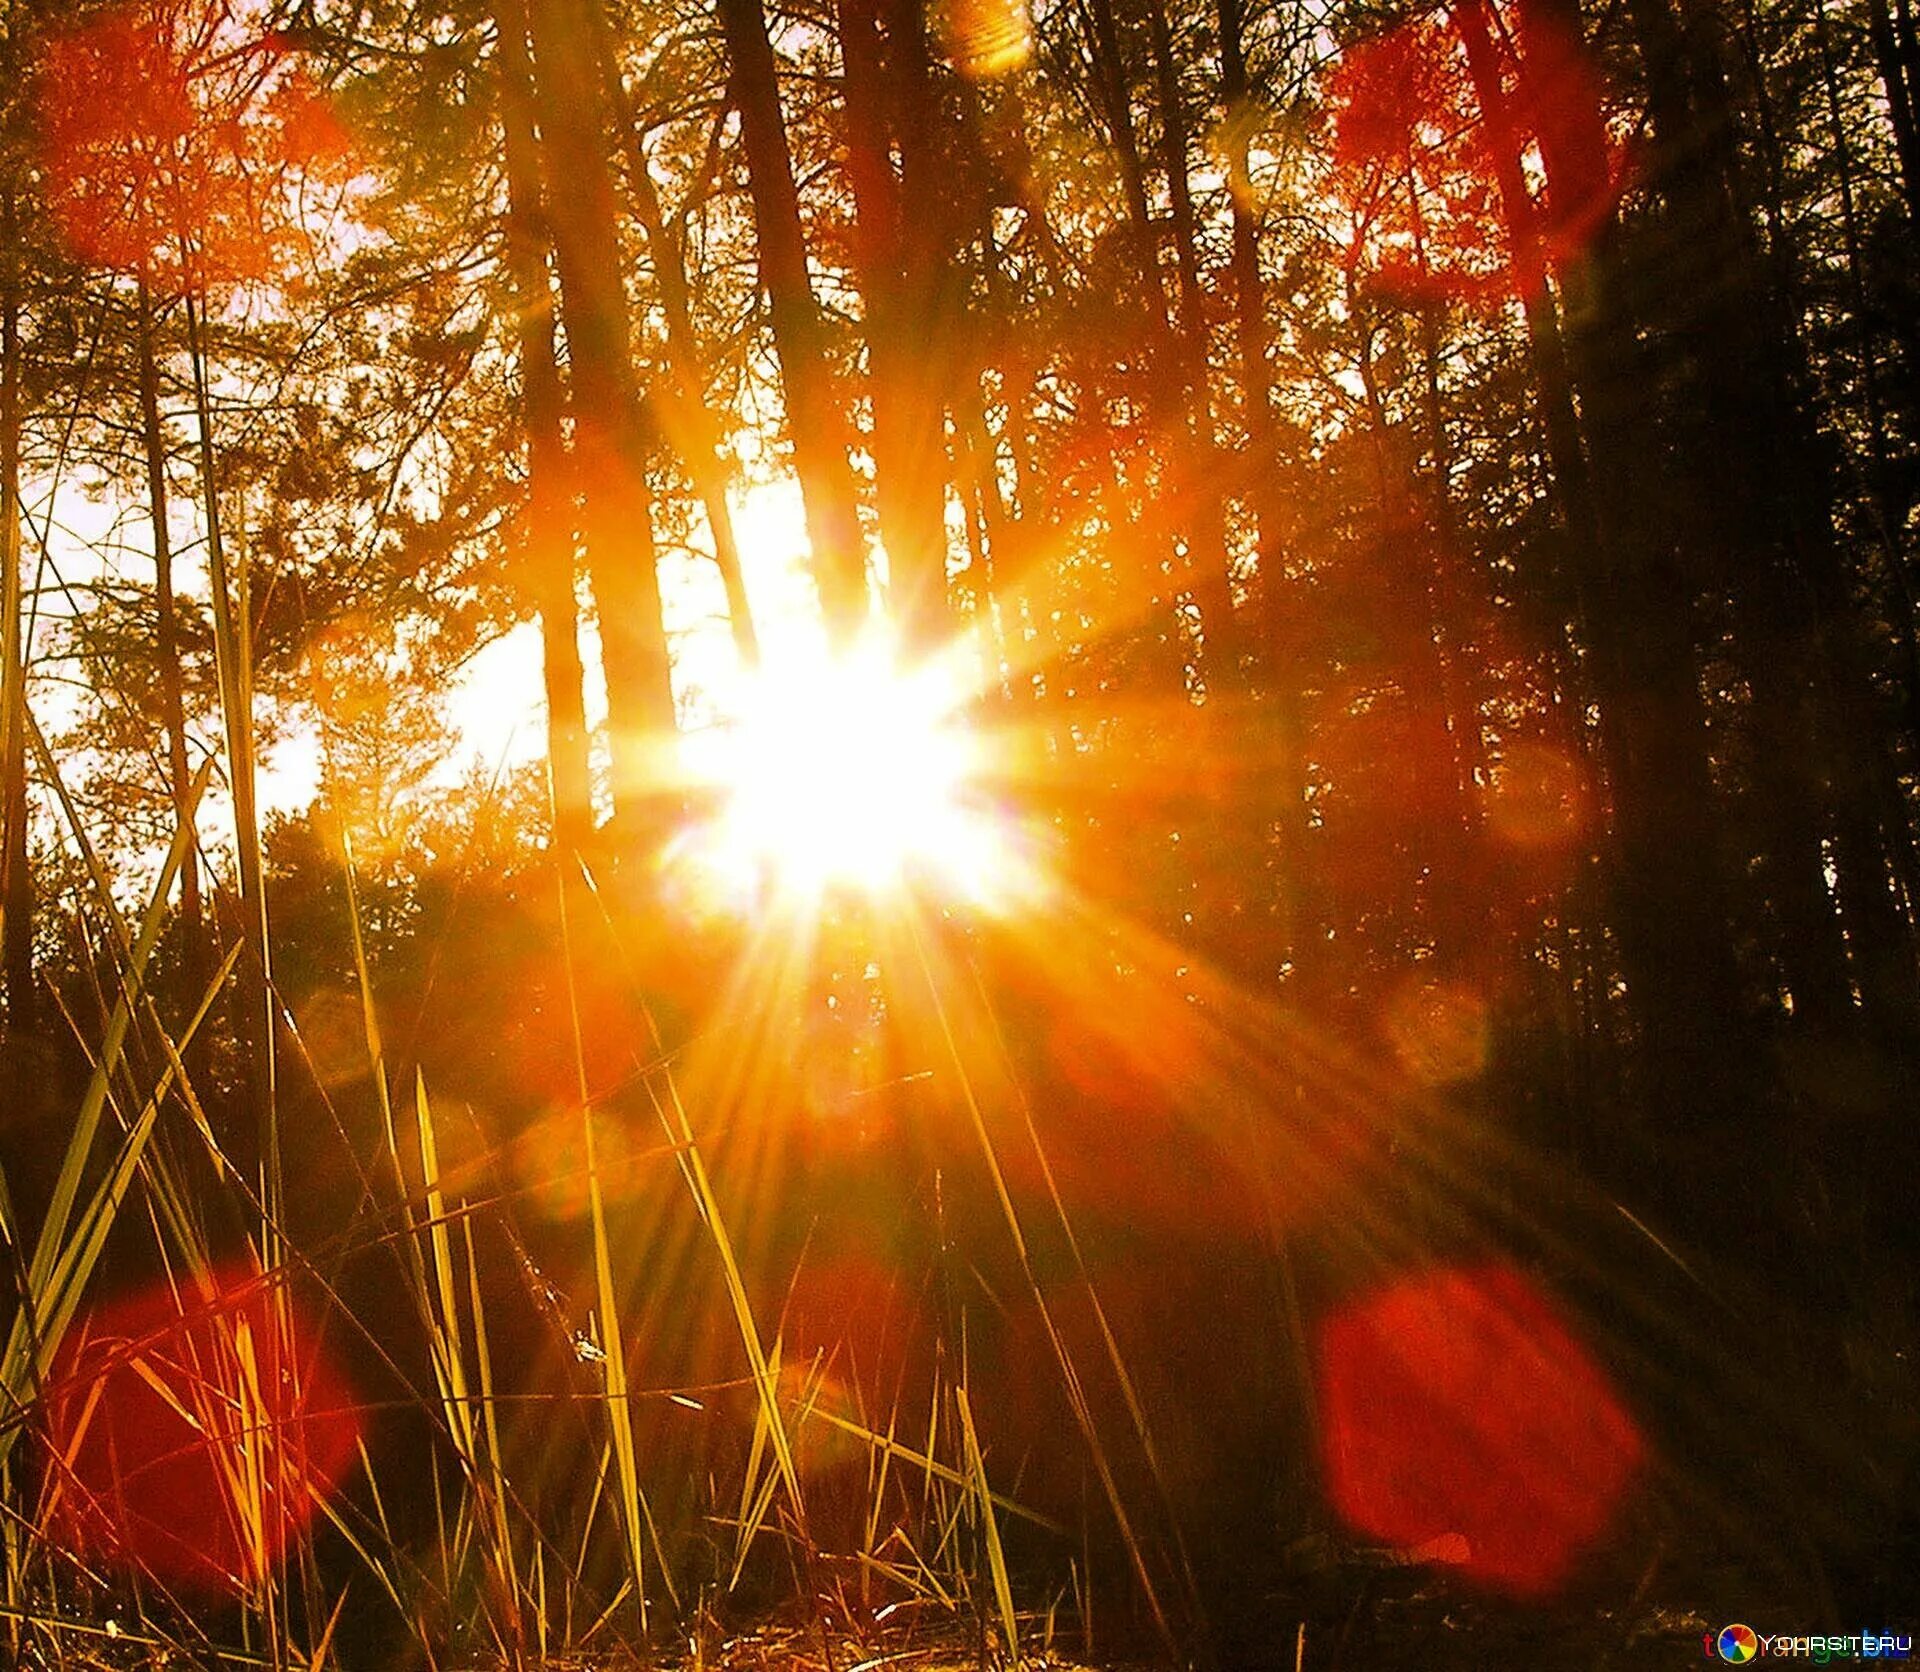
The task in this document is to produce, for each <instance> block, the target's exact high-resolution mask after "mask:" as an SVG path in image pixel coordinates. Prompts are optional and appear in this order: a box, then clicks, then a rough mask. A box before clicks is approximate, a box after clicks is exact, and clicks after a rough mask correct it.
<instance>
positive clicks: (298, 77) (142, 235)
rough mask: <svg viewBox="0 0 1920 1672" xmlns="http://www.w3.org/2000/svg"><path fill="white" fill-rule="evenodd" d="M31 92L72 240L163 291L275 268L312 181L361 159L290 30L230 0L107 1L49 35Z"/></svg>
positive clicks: (65, 230) (58, 207)
mask: <svg viewBox="0 0 1920 1672" xmlns="http://www.w3.org/2000/svg"><path fill="white" fill-rule="evenodd" d="M35 94H36V97H35V105H36V115H37V118H38V124H37V125H38V128H39V138H40V162H41V164H42V169H43V173H44V180H45V188H46V195H47V201H48V205H49V207H50V208H51V209H52V211H53V218H54V220H55V222H56V224H57V225H58V226H59V228H60V231H61V233H62V235H63V236H64V237H65V239H66V241H67V243H68V246H69V247H70V249H71V250H72V251H73V253H74V254H75V255H77V256H79V257H80V258H81V259H82V260H85V261H89V262H93V263H96V264H98V265H100V266H104V267H111V268H114V269H117V270H119V271H122V272H128V273H137V274H139V275H141V276H142V277H143V278H146V279H149V280H150V281H152V282H154V283H155V284H156V285H159V286H161V287H162V288H163V289H166V290H171V289H172V288H173V287H175V286H176V285H179V284H182V283H184V284H185V285H187V286H189V287H193V288H198V287H201V286H204V285H206V284H207V283H209V282H218V283H230V282H240V281H246V280H250V279H260V278H265V277H267V276H269V275H271V274H273V273H274V272H275V271H276V270H277V268H278V267H279V266H281V265H282V264H281V263H280V262H279V261H278V257H279V256H280V255H281V254H282V253H284V251H283V246H287V245H289V242H290V240H291V239H292V237H293V234H294V230H295V228H294V223H295V222H296V221H297V220H298V219H299V211H298V208H297V203H296V196H297V192H298V189H299V187H300V186H301V184H302V183H303V182H307V181H313V182H321V181H326V180H332V181H336V182H344V181H346V180H347V179H349V178H350V177H351V176H352V174H353V172H354V170H355V168H356V167H357V166H358V165H357V164H356V163H355V162H354V161H353V158H352V148H351V145H350V144H349V141H348V138H347V136H346V134H345V132H344V130H343V129H342V128H341V126H340V124H339V122H338V120H337V119H336V118H335V116H334V113H333V110H332V107H331V106H330V105H329V103H328V102H327V100H326V98H325V97H324V95H323V94H322V93H321V92H320V91H319V90H318V89H317V88H315V87H314V86H313V85H312V84H311V83H310V82H309V81H308V80H307V79H306V78H305V77H304V76H303V74H302V73H301V71H300V69H299V67H298V66H297V64H296V63H295V61H294V60H293V58H292V57H291V56H290V55H289V54H288V53H287V52H286V50H285V42H284V41H283V40H282V39H281V38H279V37H277V36H273V35H264V36H263V35H258V34H254V33H251V32H250V31H249V29H248V28H247V26H246V24H245V22H244V20H243V19H241V18H240V17H238V16H237V15H236V14H235V13H234V11H233V9H232V8H231V7H219V6H208V5H204V4H197V3H195V0H129V3H127V4H122V5H119V6H114V7H110V8H107V9H105V10H102V11H100V12H98V13H97V14H95V15H93V16H91V17H89V18H88V19H87V21H85V22H84V23H82V24H80V25H78V26H77V27H73V28H69V29H65V30H62V31H60V32H58V33H56V34H55V35H54V36H53V37H52V38H51V39H50V40H49V41H48V43H47V45H46V49H45V52H44V55H43V57H42V61H41V66H40V72H39V74H38V76H37V78H36V88H35Z"/></svg>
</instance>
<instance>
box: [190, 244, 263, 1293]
mask: <svg viewBox="0 0 1920 1672" xmlns="http://www.w3.org/2000/svg"><path fill="white" fill-rule="evenodd" d="M186 265H187V267H188V269H189V270H191V268H192V262H191V261H189V262H188V263H187V264H186ZM182 306H183V308H184V309H185V312H186V318H187V351H188V356H189V358H190V359H191V361H192V363H193V404H194V415H195V418H196V421H197V425H198V429H199V432H200V486H201V492H202V495H203V498H204V515H205V518H206V529H207V583H208V588H209V591H210V592H211V594H212V602H213V642H214V652H215V660H216V662H217V663H218V672H219V680H220V707H221V712H222V715H223V716H224V719H225V722H226V738H227V778H228V783H229V787H230V788H231V790H232V792H233V826H234V849H235V853H236V855H237V857H238V860H239V868H240V922H241V936H242V939H243V942H244V945H245V947H246V952H245V955H244V956H243V957H242V958H241V960H240V967H239V974H238V978H237V980H236V998H237V1002H238V1006H239V1018H238V1024H237V1026H236V1028H235V1030H234V1031H235V1032H236V1033H237V1035H238V1036H239V1040H240V1046H241V1050H242V1052H243V1054H244V1058H245V1065H246V1067H245V1072H246V1086H247V1094H248V1101H249V1103H250V1104H251V1106H252V1109H253V1116H254V1126H255V1130H256V1133H257V1136H258V1143H259V1168H260V1201H261V1206H262V1208H263V1209H264V1211H265V1221H266V1222H265V1224H264V1225H263V1226H262V1242H263V1250H264V1258H265V1260H266V1263H267V1264H268V1265H273V1264H275V1263H277V1259H278V1229H277V1227H278V1226H279V1224H280V1223H281V1199H282V1197H281V1186H282V1176H281V1168H280V1125H279V1114H278V1103H277V1098H278V1091H277V1086H276V1071H275V1043H276V1042H275V1037H274V999H273V954H272V938H271V936H270V934H269V932H268V916H267V886H266V867H265V864H264V859H263V854H262V850H261V841H260V803H259V794H258V789H257V784H256V778H257V771H256V761H255V751H254V738H253V610H252V604H251V600H250V599H249V596H248V585H247V561H246V556H245V553H244V552H243V553H242V554H241V559H240V563H239V565H238V573H237V576H236V575H235V574H234V573H231V572H229V569H228V566H227V550H226V541H225V529H224V525H223V520H222V518H221V514H220V478H219V470H218V464H219V454H218V451H217V449H216V447H215V444H214V436H213V402H212V399H211V397H210V395H209V393H208V386H207V357H206V341H205V337H204V334H203V332H202V329H201V322H202V318H203V308H202V306H201V305H200V303H199V302H198V301H197V300H196V298H195V297H194V296H193V295H192V294H191V293H190V292H189V293H188V294H187V295H186V296H185V297H183V298H182ZM236 580H237V583H238V584H237V587H236Z"/></svg>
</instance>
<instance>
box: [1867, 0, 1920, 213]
mask: <svg viewBox="0 0 1920 1672" xmlns="http://www.w3.org/2000/svg"><path fill="white" fill-rule="evenodd" d="M1867 24H1868V27H1869V29H1870V30H1871V32H1872V37H1873V56H1874V61H1875V64H1876V66H1877V67H1878V69H1879V71H1880V85H1881V87H1882V88H1883V89H1884V91H1885V93H1886V96H1887V118H1888V121H1889V122H1890V123H1891V124H1892V127H1893V141H1894V147H1895V151H1896V154H1897V155H1898V156H1899V158H1900V184H1901V187H1902V189H1903V190H1904V191H1905V193H1906V199H1907V216H1908V218H1909V220H1910V221H1911V222H1912V223H1913V225H1914V227H1915V228H1916V229H1920V83H1916V81H1915V78H1914V74H1913V69H1914V66H1913V63H1912V61H1911V57H1910V55H1908V56H1903V54H1902V52H1901V47H1900V37H1899V36H1898V34H1897V33H1896V32H1895V29H1894V22H1893V14H1892V13H1891V12H1890V11H1889V10H1888V8H1887V0H1867Z"/></svg>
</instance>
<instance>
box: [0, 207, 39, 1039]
mask: <svg viewBox="0 0 1920 1672" xmlns="http://www.w3.org/2000/svg"><path fill="white" fill-rule="evenodd" d="M20 307H21V303H20V245H19V222H18V219H17V211H16V207H15V200H14V196H13V193H12V190H11V189H10V188H9V189H8V191H7V195H6V198H5V200H4V201H3V202H0V566H4V576H0V611H3V612H4V614H5V618H6V619H5V621H4V622H3V623H0V645H3V646H4V648H3V649H0V709H3V710H4V712H3V713H0V919H4V922H3V923H0V976H4V978H5V981H6V989H7V1029H8V1035H9V1037H10V1038H12V1039H14V1040H24V1039H26V1038H27V1037H28V1036H29V1035H30V1034H31V1033H32V1031H33V1013H34V992H33V878H32V877H31V876H30V875H29V874H28V871H27V735H26V732H27V728H26V712H27V710H26V704H27V682H26V666H27V663H26V645H25V643H24V640H23V637H22V632H23V621H22V614H23V607H24V602H25V600H24V598H23V596H22V586H21V573H20V563H21V558H22V552H21V541H20V423H21V412H20V372H21V366H20V358H21V348H20Z"/></svg>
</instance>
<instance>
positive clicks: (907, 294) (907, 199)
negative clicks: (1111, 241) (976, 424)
mask: <svg viewBox="0 0 1920 1672" xmlns="http://www.w3.org/2000/svg"><path fill="white" fill-rule="evenodd" d="M838 20H839V34H840V44H841V66H842V71H843V75H842V81H843V85H844V88H845V94H846V101H845V102H846V113H847V123H846V140H847V173H848V177H849V179H850V181H851V183H852V186H853V193H854V203H855V211H856V213H855V221H854V255H855V261H856V264H857V267H858V271H859V275H860V292H861V299H862V304H863V311H864V313H865V336H866V347H867V373H868V378H867V388H868V394H869V398H870V402H871V407H872V414H873V458H874V504H875V509H876V510H877V511H878V513H879V519H880V532H881V536H882V538H883V540H884V541H885V544H886V549H887V568H888V602H889V604H890V607H891V610H892V613H893V616H894V620H895V622H896V623H897V624H898V626H899V628H900V630H901V633H902V635H903V637H904V638H905V640H906V641H907V643H908V644H909V645H912V646H914V647H916V648H917V649H919V650H921V651H924V650H926V649H928V648H930V647H931V646H932V645H933V644H934V643H936V642H937V641H938V639H939V638H940V636H941V629H942V626H943V623H944V619H945V615H946V590H947V575H946V569H947V529H946V504H945V499H946V495H945V484H946V479H947V473H948V472H947V465H948V460H947V445H946V424H945V421H944V418H943V416H942V406H943V397H944V393H945V390H946V387H947V384H948V382H949V380H950V377H951V362H952V358H953V314H952V309H951V308H950V307H948V306H947V298H946V296H945V289H946V287H945V285H944V284H943V282H942V273H941V267H942V266H943V264H944V263H945V261H946V256H947V244H948V237H947V230H946V229H947V222H948V198H949V186H948V182H947V181H945V180H943V179H941V178H939V177H938V170H937V169H936V167H935V166H934V161H933V159H934V157H935V155H936V151H937V147H936V145H935V142H934V138H933V136H934V134H935V132H936V130H937V129H938V127H939V122H940V113H941V103H940V100H939V97H938V94H937V91H936V90H935V88H934V86H933V83H932V78H931V74H930V72H929V68H928V64H927V58H926V42H925V39H924V36H923V35H922V33H921V25H920V18H919V14H918V11H917V9H916V8H915V7H914V6H911V5H900V4H885V3H883V0H840V5H839V8H838ZM896 150H897V151H898V152H899V155H900V168H899V172H898V173H896V172H895V168H894V163H893V160H892V159H893V154H894V152H895V151H896Z"/></svg>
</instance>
